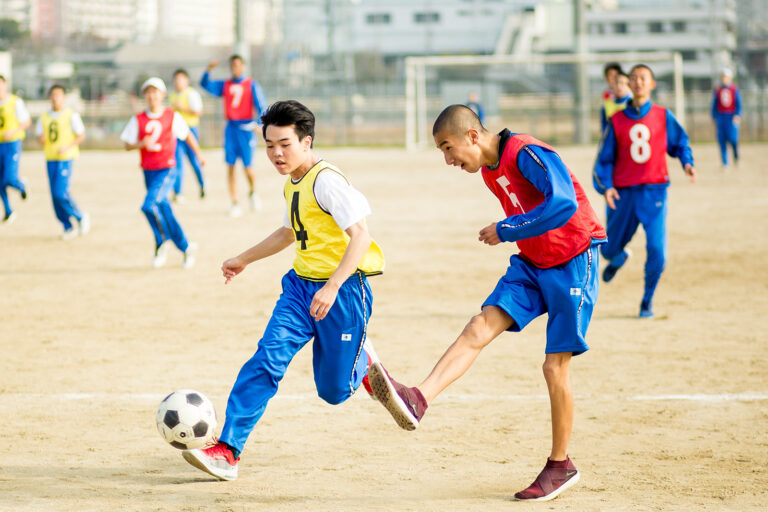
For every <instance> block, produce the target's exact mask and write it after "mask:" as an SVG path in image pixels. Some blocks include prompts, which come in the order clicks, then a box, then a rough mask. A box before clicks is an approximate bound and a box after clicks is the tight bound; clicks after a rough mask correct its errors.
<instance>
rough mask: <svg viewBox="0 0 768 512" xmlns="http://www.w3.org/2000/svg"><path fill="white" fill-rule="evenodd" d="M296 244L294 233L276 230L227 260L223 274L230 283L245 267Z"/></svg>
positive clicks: (285, 229)
mask: <svg viewBox="0 0 768 512" xmlns="http://www.w3.org/2000/svg"><path fill="white" fill-rule="evenodd" d="M293 242H294V236H293V231H291V230H290V229H288V228H286V227H280V228H278V229H276V230H275V231H274V232H273V233H272V234H271V235H269V236H268V237H267V238H265V239H264V240H262V241H261V242H259V243H258V244H256V245H254V246H253V247H251V248H250V249H248V250H247V251H245V252H243V253H241V254H239V255H237V256H235V257H234V258H230V259H228V260H226V261H225V262H224V263H223V264H222V265H221V272H222V274H223V275H224V278H225V279H226V281H225V282H224V284H227V283H229V282H230V281H231V280H232V279H233V278H234V277H235V276H236V275H237V274H239V273H240V272H242V271H243V270H245V267H247V266H248V265H250V264H251V263H253V262H254V261H258V260H261V259H264V258H267V257H269V256H272V255H273V254H277V253H278V252H280V251H282V250H283V249H285V248H286V247H288V246H289V245H291V244H292V243H293Z"/></svg>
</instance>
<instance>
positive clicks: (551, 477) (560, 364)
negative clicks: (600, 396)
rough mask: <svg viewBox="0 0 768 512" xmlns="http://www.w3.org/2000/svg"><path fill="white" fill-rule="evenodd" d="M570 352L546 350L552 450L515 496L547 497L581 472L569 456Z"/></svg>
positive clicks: (577, 478)
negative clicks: (556, 352)
mask: <svg viewBox="0 0 768 512" xmlns="http://www.w3.org/2000/svg"><path fill="white" fill-rule="evenodd" d="M571 356H572V354H571V353H570V352H563V353H558V354H547V356H546V358H545V359H544V365H543V366H542V370H543V371H544V379H545V380H546V381H547V389H548V390H549V401H550V406H551V408H552V451H551V452H550V454H549V458H548V459H547V463H546V465H545V466H544V469H543V470H542V471H541V473H539V476H537V477H536V480H534V481H533V483H532V484H531V485H530V486H528V487H527V488H526V489H524V490H522V491H520V492H518V493H516V494H515V498H517V499H518V500H529V501H548V500H551V499H554V498H556V497H557V496H559V495H560V493H562V492H563V491H565V490H566V489H570V488H571V487H573V486H574V485H576V482H578V481H579V478H580V476H581V475H580V474H579V471H578V470H577V469H576V466H574V465H573V462H571V459H570V458H569V457H568V441H570V438H571V429H572V428H573V392H572V391H571V380H570V376H569V373H568V370H569V368H570V363H571Z"/></svg>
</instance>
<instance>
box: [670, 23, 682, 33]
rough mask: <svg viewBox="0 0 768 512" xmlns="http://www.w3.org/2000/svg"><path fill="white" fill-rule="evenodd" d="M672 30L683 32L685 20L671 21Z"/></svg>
mask: <svg viewBox="0 0 768 512" xmlns="http://www.w3.org/2000/svg"><path fill="white" fill-rule="evenodd" d="M672 30H674V31H675V32H685V22H684V21H673V22H672Z"/></svg>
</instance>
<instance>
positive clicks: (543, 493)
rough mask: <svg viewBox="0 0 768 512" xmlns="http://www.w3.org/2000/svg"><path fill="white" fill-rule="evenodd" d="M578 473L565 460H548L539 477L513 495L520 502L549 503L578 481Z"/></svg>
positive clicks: (568, 461)
mask: <svg viewBox="0 0 768 512" xmlns="http://www.w3.org/2000/svg"><path fill="white" fill-rule="evenodd" d="M580 476H581V475H580V473H579V472H578V470H577V469H576V466H574V465H573V462H571V459H570V457H566V458H565V460H559V461H554V460H549V459H547V465H546V466H544V469H542V470H541V473H539V476H537V477H536V480H535V481H534V482H533V483H532V484H531V485H530V487H528V488H527V489H525V490H523V491H520V492H518V493H515V499H516V500H520V501H523V500H525V501H549V500H553V499H555V498H557V497H558V496H559V495H560V493H562V492H563V491H565V490H567V489H570V488H571V487H573V486H574V485H576V482H578V481H579V477H580Z"/></svg>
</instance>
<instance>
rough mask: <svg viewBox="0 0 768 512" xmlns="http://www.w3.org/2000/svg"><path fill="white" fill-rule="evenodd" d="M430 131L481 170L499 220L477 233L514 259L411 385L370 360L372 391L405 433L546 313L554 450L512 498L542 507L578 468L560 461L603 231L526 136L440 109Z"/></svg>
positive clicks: (573, 187)
mask: <svg viewBox="0 0 768 512" xmlns="http://www.w3.org/2000/svg"><path fill="white" fill-rule="evenodd" d="M432 134H433V136H434V139H435V143H436V144H437V146H438V148H440V150H441V151H442V152H443V154H444V156H445V162H446V163H447V164H448V165H452V166H457V167H460V168H461V169H463V170H464V171H466V172H470V173H476V172H478V171H481V174H482V177H483V180H484V181H485V183H486V185H487V186H488V188H490V190H491V192H492V193H493V194H494V195H495V196H496V198H497V199H498V200H499V202H500V203H501V206H502V208H503V210H504V215H505V216H506V218H505V219H504V220H502V221H500V222H494V223H492V224H490V225H488V226H486V227H484V228H483V229H481V230H480V237H479V240H480V241H481V242H483V243H485V244H487V245H497V244H499V243H501V242H516V243H517V246H518V247H519V249H520V253H519V254H515V255H513V256H512V257H511V258H510V260H509V267H508V268H507V271H506V274H505V275H504V276H503V277H502V278H501V279H500V280H499V282H498V283H497V285H496V288H495V289H494V290H493V292H492V293H491V295H490V296H489V297H488V298H487V299H486V301H485V302H484V303H483V305H482V309H481V312H480V313H479V314H478V315H476V316H475V317H473V318H472V319H471V320H470V321H469V323H468V324H467V326H466V327H465V328H464V331H463V332H462V333H461V335H460V336H459V337H458V338H457V339H456V341H455V342H454V343H453V345H451V346H450V347H449V348H448V350H447V351H446V352H445V354H444V355H443V357H442V358H441V359H440V360H439V361H438V363H437V365H436V366H435V368H434V369H433V370H432V373H430V375H429V376H428V377H427V379H426V380H425V381H424V382H423V383H421V384H420V385H419V386H418V387H407V386H404V385H402V384H400V383H398V382H397V381H395V380H394V379H392V378H391V377H390V376H389V374H388V373H387V372H386V371H385V370H384V368H383V366H381V364H380V363H374V364H373V365H372V366H371V370H370V372H369V379H370V382H371V386H372V387H373V391H374V394H375V395H376V397H377V398H378V399H379V401H380V402H381V403H382V404H383V405H384V406H385V407H386V408H387V410H388V411H389V412H390V413H391V414H392V416H393V417H394V418H395V420H396V421H397V422H398V424H399V425H400V426H401V427H403V428H405V429H406V430H413V429H415V428H416V427H417V426H418V425H419V422H420V421H421V419H422V417H423V415H424V413H425V412H426V409H427V407H428V404H429V403H430V402H432V400H434V399H435V397H437V395H438V394H439V393H441V392H442V391H443V390H444V389H445V388H446V387H447V386H448V385H449V384H450V383H451V382H453V381H454V380H456V379H458V378H459V377H460V376H461V375H463V374H464V373H465V372H466V371H467V370H468V369H469V367H470V365H471V364H472V362H473V361H474V360H475V358H476V357H477V356H478V354H479V353H480V351H481V350H482V349H483V348H484V347H485V346H487V345H488V344H489V343H490V342H491V341H493V340H494V339H495V338H496V337H498V336H499V335H500V334H501V333H502V332H504V331H512V332H517V331H520V330H522V329H523V328H524V327H525V326H526V325H528V323H530V322H531V321H532V320H533V319H535V318H537V317H538V316H541V315H543V314H545V313H546V314H547V315H548V317H549V320H548V323H547V341H546V348H545V354H546V355H545V359H544V367H543V369H544V378H545V380H546V382H547V388H548V390H549V397H550V405H551V415H552V450H551V451H550V454H549V458H548V459H547V462H546V465H545V467H544V469H543V470H542V471H541V473H540V474H539V476H538V477H537V478H536V480H535V481H534V482H533V484H531V485H530V486H529V487H528V488H526V489H524V490H522V491H520V492H518V493H516V494H515V498H516V499H518V500H537V501H545V500H550V499H552V498H555V497H556V496H557V495H558V494H560V493H561V492H563V491H565V490H566V489H568V488H570V487H572V486H573V485H574V484H576V482H577V481H578V480H579V472H578V471H577V470H576V467H575V466H574V464H573V462H572V461H571V459H570V458H569V456H568V443H569V441H570V435H571V429H572V427H573V393H572V391H571V387H570V377H569V368H570V362H571V358H572V356H574V355H578V354H581V353H583V352H585V351H587V350H588V349H589V347H588V346H587V343H586V340H585V336H586V333H587V327H588V326H589V322H590V319H591V317H592V310H593V308H594V304H595V301H596V300H597V286H598V278H597V272H598V252H597V246H598V245H599V244H602V243H604V242H605V236H606V235H605V229H603V227H602V226H601V225H600V222H599V221H598V219H597V215H596V214H595V212H594V210H593V209H592V207H591V206H590V204H589V201H588V200H587V197H586V195H585V194H584V190H583V189H582V188H581V185H580V184H579V182H578V181H577V180H576V178H575V177H574V176H573V174H571V172H570V170H569V169H568V168H567V167H566V165H565V163H563V161H562V160H561V159H560V156H559V155H558V154H557V153H555V151H554V149H552V148H551V147H550V146H549V145H547V144H545V143H544V142H541V141H539V140H536V139H535V138H533V137H531V136H530V135H523V134H514V133H510V132H509V130H503V131H502V132H501V133H499V134H494V133H491V132H489V131H487V130H486V129H485V128H484V127H483V125H482V124H481V123H480V120H479V119H478V117H477V115H475V113H474V112H472V110H470V109H469V108H467V107H465V106H464V105H452V106H450V107H448V108H446V109H445V110H444V111H443V112H442V113H441V114H440V116H438V118H437V120H436V121H435V124H434V127H433V129H432Z"/></svg>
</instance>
